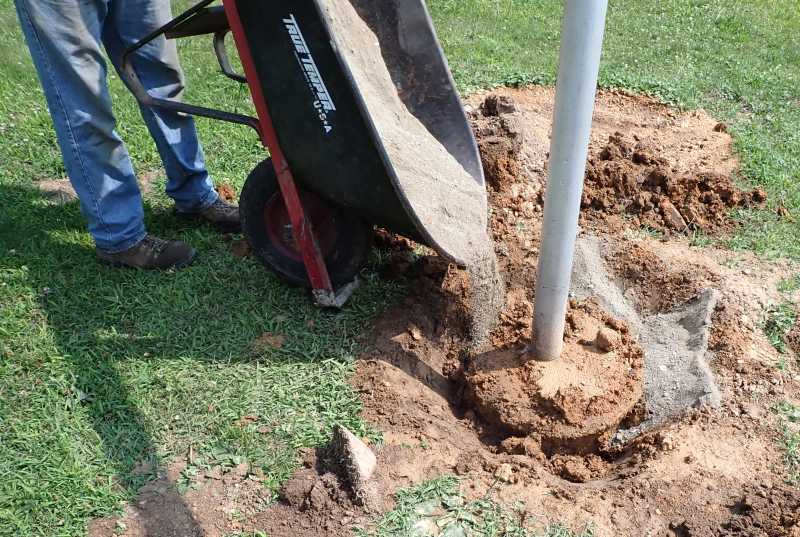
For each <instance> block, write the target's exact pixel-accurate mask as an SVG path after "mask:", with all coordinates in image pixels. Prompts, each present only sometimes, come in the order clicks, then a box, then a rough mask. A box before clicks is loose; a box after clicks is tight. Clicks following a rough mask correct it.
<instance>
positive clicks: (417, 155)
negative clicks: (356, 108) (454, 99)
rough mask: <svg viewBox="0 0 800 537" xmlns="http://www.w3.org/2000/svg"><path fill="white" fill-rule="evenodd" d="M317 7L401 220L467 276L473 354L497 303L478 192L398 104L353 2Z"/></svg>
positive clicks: (498, 284) (499, 294) (499, 290)
mask: <svg viewBox="0 0 800 537" xmlns="http://www.w3.org/2000/svg"><path fill="white" fill-rule="evenodd" d="M320 4H321V5H322V7H323V11H324V13H325V15H326V17H327V18H328V22H329V24H330V26H331V28H332V35H333V39H334V41H335V42H336V44H337V48H338V49H339V51H340V52H341V53H342V56H343V57H344V58H345V61H346V63H347V65H348V68H349V70H350V72H351V74H352V76H353V78H354V79H355V81H356V86H357V87H358V89H359V91H360V93H361V96H362V97H363V100H364V104H365V106H366V108H367V110H368V112H369V116H370V118H371V120H372V123H373V125H374V127H375V129H376V130H377V132H378V134H379V137H380V139H381V141H382V143H383V147H384V149H385V150H386V154H387V156H388V160H389V162H390V164H391V167H392V169H393V170H394V173H395V175H396V181H397V188H399V189H401V190H402V193H403V195H404V196H405V197H406V198H407V199H408V207H407V211H408V212H409V215H410V216H411V217H412V218H413V219H414V220H416V221H417V228H418V229H420V230H424V232H426V233H428V234H429V235H430V237H431V239H432V240H433V242H434V243H435V244H436V246H437V250H439V252H440V253H442V254H445V255H446V257H448V258H450V259H452V260H455V261H457V262H458V263H459V264H461V265H464V266H466V267H467V269H468V271H469V273H470V276H471V285H470V293H471V303H472V308H471V309H470V319H471V323H472V330H471V335H472V341H473V346H474V347H475V348H480V346H481V345H482V344H483V343H484V342H485V339H486V337H487V335H488V333H489V331H490V330H491V328H492V327H493V326H494V323H495V320H496V318H497V315H498V313H499V311H500V309H501V308H502V306H503V301H504V287H503V282H502V279H501V278H500V275H499V272H498V266H497V260H496V257H495V252H494V244H493V242H492V240H491V239H490V238H489V236H488V230H487V226H488V207H487V203H486V191H485V188H484V186H483V185H481V184H479V183H478V182H477V181H476V179H475V178H473V177H472V176H471V175H470V174H469V173H468V172H467V171H466V170H465V169H464V167H463V166H462V165H461V164H460V163H459V162H458V161H457V160H456V159H455V158H454V157H453V156H452V155H451V154H450V153H449V152H448V151H447V149H446V148H445V147H444V146H442V144H440V143H439V141H438V140H437V139H436V138H435V137H434V136H433V135H432V134H431V133H430V132H429V131H428V129H427V128H426V127H425V125H423V123H422V122H421V121H420V120H419V119H417V118H416V117H415V116H414V114H413V113H412V112H411V111H410V110H409V109H408V107H407V106H406V104H405V103H404V102H403V101H402V99H401V97H400V95H399V93H398V88H397V87H396V85H395V83H394V82H393V80H392V75H391V73H390V72H389V68H388V67H387V63H385V62H384V60H383V58H384V52H388V51H382V50H381V44H380V43H379V41H378V38H377V37H376V35H375V33H374V32H373V30H372V29H371V28H370V26H369V25H368V23H367V22H366V21H365V20H364V19H362V18H361V16H359V12H358V10H357V8H359V2H358V1H355V0H354V1H353V2H350V1H344V2H342V1H334V0H325V1H323V2H321V3H320ZM360 9H362V10H363V9H366V8H365V7H364V6H361V7H360ZM369 9H372V8H369Z"/></svg>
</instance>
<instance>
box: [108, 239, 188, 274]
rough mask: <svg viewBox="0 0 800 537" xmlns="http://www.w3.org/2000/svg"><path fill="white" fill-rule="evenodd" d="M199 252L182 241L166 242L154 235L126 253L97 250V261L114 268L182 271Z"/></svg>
mask: <svg viewBox="0 0 800 537" xmlns="http://www.w3.org/2000/svg"><path fill="white" fill-rule="evenodd" d="M196 254H197V250H195V249H194V248H192V247H191V246H189V245H188V244H186V243H185V242H181V241H165V240H163V239H159V238H158V237H154V236H152V235H145V237H144V239H142V240H141V241H139V242H138V243H136V244H135V245H134V246H133V247H131V248H128V249H127V250H125V251H124V252H118V253H115V254H111V253H108V252H104V251H103V250H100V249H98V250H97V259H98V261H100V262H101V263H106V264H109V265H111V266H114V267H133V268H140V269H146V270H149V269H170V268H175V269H180V268H184V267H186V266H188V265H190V264H191V263H192V261H193V260H194V256H195V255H196Z"/></svg>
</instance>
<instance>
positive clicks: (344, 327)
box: [0, 184, 452, 535]
mask: <svg viewBox="0 0 800 537" xmlns="http://www.w3.org/2000/svg"><path fill="white" fill-rule="evenodd" d="M0 211H1V212H0V247H3V248H6V249H8V250H11V249H13V250H15V251H16V253H15V254H14V255H4V252H2V251H0V260H2V261H0V263H3V264H4V265H6V266H4V267H3V268H11V269H20V268H21V267H23V266H24V267H26V269H25V271H24V272H25V277H24V279H23V280H22V281H23V283H22V285H23V289H22V290H21V291H22V293H23V294H26V293H30V292H32V293H33V294H34V295H36V296H37V297H38V302H37V306H36V309H37V310H38V311H40V312H41V313H42V315H43V317H45V318H46V327H45V328H46V330H45V332H46V334H45V335H44V336H43V337H45V338H46V337H51V338H52V340H53V344H54V345H55V347H56V349H55V350H54V351H52V352H55V353H57V354H58V355H60V356H63V360H64V361H63V362H62V363H63V364H64V366H65V368H66V369H69V370H70V373H71V375H72V376H73V377H74V380H73V381H72V382H73V384H74V387H75V390H76V391H77V394H78V395H77V400H78V401H79V403H77V404H78V405H79V407H80V412H79V415H82V416H84V417H78V418H76V419H78V420H81V419H83V420H85V422H88V424H89V425H90V426H91V427H92V428H93V429H94V431H95V432H96V434H97V437H98V438H99V441H100V443H101V444H102V446H100V447H101V448H102V449H101V450H100V449H95V448H94V446H92V449H93V450H94V451H96V452H97V453H90V454H89V455H85V454H81V455H80V456H79V457H78V458H79V459H80V461H79V463H80V464H84V465H86V464H89V465H91V467H92V468H95V467H96V468H98V469H99V470H98V471H100V472H101V473H104V474H106V475H108V474H109V472H110V471H113V474H114V479H115V480H116V482H117V486H118V487H120V488H121V489H122V491H123V494H122V496H125V497H127V498H132V497H134V496H136V494H137V492H138V491H139V490H140V488H141V487H142V485H144V484H145V483H147V482H148V481H151V480H152V479H153V478H154V477H155V476H156V475H158V474H162V475H163V474H164V471H165V468H164V467H163V465H161V463H160V462H159V457H162V458H172V457H175V456H179V455H181V454H183V453H185V450H187V449H188V446H190V445H193V446H194V447H195V453H197V452H198V451H197V450H198V449H200V450H203V449H206V450H216V449H220V450H221V452H222V455H223V456H224V457H228V456H229V455H233V456H235V457H244V459H245V460H247V461H249V462H250V463H251V464H253V463H255V464H256V466H260V467H261V468H262V470H263V471H264V473H265V475H266V478H265V483H266V484H267V485H268V486H269V487H276V486H277V485H278V484H279V483H280V482H282V480H283V479H285V478H287V477H288V475H289V474H290V473H291V471H292V470H293V469H294V464H295V458H294V457H295V451H294V450H295V449H296V448H298V447H315V446H318V445H321V444H323V443H324V442H325V441H326V440H327V439H328V435H329V433H330V428H331V427H332V426H333V424H335V423H341V424H343V425H345V426H347V427H349V428H351V429H352V430H353V431H354V432H355V433H356V434H358V435H360V436H364V435H366V434H368V431H367V429H366V424H364V423H363V421H362V420H361V418H360V417H359V416H360V410H361V402H360V399H359V398H358V394H357V393H355V392H354V391H353V390H352V389H351V388H350V387H349V386H348V384H347V382H346V377H347V372H348V371H351V369H350V367H351V365H348V364H352V360H353V359H355V356H356V354H357V353H358V349H357V347H356V344H355V342H354V340H353V336H354V335H355V334H357V333H358V332H359V331H361V330H363V328H364V326H365V324H366V323H367V321H368V320H369V319H370V318H372V317H373V316H374V315H375V314H376V313H377V312H378V311H380V310H381V309H383V308H384V307H385V306H387V305H389V304H391V303H393V302H394V301H395V300H396V299H397V298H399V296H400V295H401V294H402V291H401V286H400V285H398V284H396V283H390V282H386V281H382V280H380V279H378V278H377V276H375V277H374V278H373V277H372V276H371V274H372V273H368V274H365V276H366V278H367V283H366V285H364V286H363V288H362V289H361V290H359V292H358V293H357V294H356V295H355V296H354V297H353V299H352V301H351V302H350V303H349V304H348V307H347V308H345V310H343V311H342V312H339V313H331V312H326V311H322V310H320V309H318V308H316V307H314V306H313V305H312V304H311V302H310V300H309V298H308V294H307V292H306V291H304V290H302V289H296V288H291V287H288V286H286V285H284V284H283V283H281V282H280V281H278V280H277V279H276V278H275V277H274V276H272V275H271V274H270V273H269V272H267V271H266V270H264V268H263V267H262V266H260V265H259V264H258V262H257V261H256V260H254V259H239V258H235V257H233V256H232V255H231V254H230V251H229V247H228V246H227V245H226V244H225V242H224V241H223V240H222V239H221V238H220V237H219V235H217V234H215V233H213V231H211V230H210V229H208V228H204V227H200V228H194V227H186V225H185V224H182V223H180V222H179V221H178V220H177V219H175V218H174V217H173V216H172V214H171V211H170V210H169V208H168V207H166V203H164V202H163V199H159V198H156V199H154V200H153V201H152V203H149V204H147V206H146V213H147V224H148V228H149V229H150V230H151V231H152V232H153V233H155V234H157V235H159V236H163V237H168V238H173V237H174V238H179V239H182V240H185V241H187V242H189V243H191V244H193V245H194V246H196V247H197V248H198V251H199V252H200V254H199V257H198V260H197V262H196V263H195V264H194V265H193V266H192V267H189V268H187V269H185V270H181V271H178V272H145V271H137V270H125V269H122V270H120V269H112V268H109V267H105V266H102V265H99V264H98V263H97V262H96V261H95V257H94V250H93V246H92V244H91V241H90V239H89V237H88V236H87V235H86V233H85V230H84V221H83V218H82V217H81V215H80V212H79V210H78V205H77V203H69V204H67V205H54V204H48V203H47V202H46V201H44V200H43V199H42V196H41V194H40V193H39V192H38V191H37V190H36V189H34V188H31V187H30V186H27V185H26V186H19V187H16V188H13V187H12V186H9V185H7V184H6V185H0ZM28 289H29V290H28ZM265 333H272V334H280V335H282V336H283V337H284V338H285V342H284V343H283V344H282V346H280V347H279V348H267V349H265V348H259V347H258V345H255V344H254V343H255V342H257V341H258V340H259V339H260V337H261V336H262V335H264V334H265ZM31 344H34V345H35V344H39V345H44V344H45V343H44V342H43V341H42V340H41V339H37V340H34V341H33V342H32V343H31ZM42 352H45V353H46V352H51V351H47V350H45V351H42ZM259 364H260V365H259ZM393 365H395V366H397V367H400V368H401V369H402V370H404V371H405V372H406V373H407V374H409V375H410V376H414V377H416V378H418V379H419V380H421V381H422V382H425V383H426V384H429V385H431V387H432V388H433V389H435V390H437V391H439V392H440V393H442V394H443V395H444V394H447V395H450V392H451V389H452V388H451V386H450V383H449V382H448V381H447V380H446V379H444V378H443V377H442V376H441V373H439V372H437V371H434V370H433V369H431V368H430V367H428V366H427V365H426V364H424V363H421V362H417V361H416V359H415V357H413V356H402V357H400V363H394V364H393ZM46 378H47V377H45V379H46ZM54 397H56V398H58V397H61V395H60V394H55V395H54ZM252 414H256V415H258V416H260V418H261V420H262V421H260V422H258V423H253V424H252V425H245V426H243V425H241V422H240V418H241V417H242V416H249V415H252ZM42 419H44V420H45V421H46V419H47V418H46V417H43V418H42ZM262 429H264V430H269V432H267V433H263V432H261V431H260V430H262ZM76 430H77V429H76ZM78 438H80V436H79V437H78ZM78 441H79V442H80V441H81V440H80V439H79V440H78ZM84 441H85V440H84ZM92 449H87V453H88V452H89V451H92ZM207 454H208V452H207ZM207 460H208V458H207ZM212 460H213V457H212ZM148 467H149V468H150V470H149V471H142V469H143V468H144V469H146V468H148ZM48 492H49V493H51V494H53V495H58V496H59V498H60V499H59V500H58V504H59V505H61V504H62V502H65V501H67V497H66V495H62V494H61V491H52V490H48ZM70 494H72V496H71V497H70V498H69V501H71V502H73V505H77V506H79V507H77V508H76V509H77V512H78V513H79V514H78V515H76V516H81V517H86V518H89V517H92V516H96V513H98V512H100V513H107V512H108V511H109V510H110V509H113V507H114V506H115V505H116V499H111V500H108V499H107V500H104V501H100V502H95V504H96V505H100V504H102V505H103V507H100V508H98V507H95V508H93V509H89V510H88V511H87V510H86V509H85V507H83V505H82V502H84V498H85V497H86V496H87V495H88V493H87V492H85V491H71V492H70ZM170 498H171V499H172V501H173V503H175V505H170V506H168V508H169V509H170V510H172V511H173V512H175V513H176V516H175V517H174V521H175V524H182V525H181V528H180V529H176V530H175V531H173V532H172V533H174V534H181V535H184V534H188V535H191V533H188V531H187V530H186V522H185V521H186V520H191V523H190V524H191V525H192V526H191V527H192V528H193V531H196V532H201V531H202V530H201V529H200V527H199V525H198V523H197V522H196V521H195V520H194V519H192V518H191V511H190V510H189V508H188V507H187V506H186V505H185V504H184V503H183V500H182V499H181V496H180V495H178V494H175V495H171V496H170ZM164 501H166V500H164ZM134 507H135V505H134ZM87 513H90V514H87ZM142 515H143V514H142ZM181 520H183V522H180V521H181ZM141 522H142V523H147V522H149V521H148V520H146V519H144V518H143V519H142V520H141ZM152 523H153V524H158V525H159V527H153V528H150V530H148V534H152V535H164V534H165V533H164V531H165V528H164V526H163V519H162V522H158V521H155V522H152ZM166 529H167V530H168V531H167V533H166V534H170V533H169V529H168V528H166ZM200 534H202V533H200Z"/></svg>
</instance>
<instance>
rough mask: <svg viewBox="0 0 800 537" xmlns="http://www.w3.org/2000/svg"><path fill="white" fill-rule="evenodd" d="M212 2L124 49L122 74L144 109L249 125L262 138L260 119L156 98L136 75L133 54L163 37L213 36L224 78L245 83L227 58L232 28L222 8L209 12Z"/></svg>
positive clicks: (208, 1) (195, 6) (207, 1)
mask: <svg viewBox="0 0 800 537" xmlns="http://www.w3.org/2000/svg"><path fill="white" fill-rule="evenodd" d="M213 1H214V0H202V1H201V2H200V3H198V4H196V5H194V6H192V7H191V8H189V9H188V10H186V11H184V12H183V13H181V14H180V15H178V16H177V17H176V18H174V19H173V20H171V21H170V22H168V23H167V24H165V25H164V26H162V27H160V28H158V29H156V30H154V31H153V32H151V33H150V34H148V35H147V36H145V37H143V38H142V39H141V40H139V41H137V42H136V43H134V44H133V45H131V46H130V47H128V48H127V49H125V52H124V53H123V54H122V62H121V67H122V69H121V74H122V76H123V77H124V79H125V82H126V84H127V85H128V87H129V88H130V90H131V92H132V93H133V95H134V97H136V100H137V101H139V103H141V104H142V105H143V106H147V107H157V108H162V109H165V110H171V111H173V112H178V113H182V114H188V115H192V116H201V117H207V118H211V119H217V120H221V121H228V122H230V123H238V124H241V125H247V126H249V127H252V128H253V129H255V131H256V132H258V133H259V136H260V134H261V127H260V124H259V121H258V119H257V118H255V117H252V116H247V115H243V114H235V113H232V112H227V111H225V110H218V109H215V108H207V107H204V106H196V105H192V104H187V103H184V102H181V101H176V100H171V99H161V98H159V97H153V96H152V95H150V93H149V92H148V91H147V89H146V88H145V87H144V85H143V84H142V82H141V81H140V80H139V76H138V75H137V74H136V70H135V69H134V67H133V63H132V61H131V57H132V54H133V53H135V52H136V51H137V50H139V49H140V48H142V47H143V46H145V45H146V44H148V43H150V42H151V41H153V40H154V39H156V38H157V37H159V36H161V35H164V36H166V37H167V38H168V39H174V38H178V37H188V36H192V35H203V34H208V33H214V52H215V54H216V56H217V61H218V62H219V66H220V69H221V70H222V72H223V74H225V76H227V77H228V78H231V79H233V80H236V81H237V82H242V83H246V82H247V79H246V78H245V77H244V76H242V75H240V74H238V73H236V72H234V71H233V69H232V67H231V63H230V59H229V58H228V54H227V49H226V47H225V36H226V35H227V34H228V32H229V31H230V28H229V27H228V23H227V19H226V18H225V13H224V11H222V7H221V6H220V7H218V8H217V7H215V8H211V9H208V8H206V6H207V5H209V4H210V3H212V2H213Z"/></svg>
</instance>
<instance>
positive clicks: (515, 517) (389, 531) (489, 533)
mask: <svg viewBox="0 0 800 537" xmlns="http://www.w3.org/2000/svg"><path fill="white" fill-rule="evenodd" d="M395 500H396V505H395V508H394V509H393V510H392V511H390V512H388V513H386V514H385V515H383V516H382V517H381V518H380V519H379V520H378V521H377V522H376V524H375V529H374V530H372V531H371V532H367V531H364V530H363V529H358V530H356V535H358V536H360V537H428V536H429V535H434V534H438V535H440V536H442V537H478V536H480V537H592V536H593V535H594V533H593V531H592V529H591V528H590V527H587V528H584V529H583V530H582V531H581V532H579V533H578V532H575V531H573V530H572V529H570V528H567V527H566V526H564V525H562V524H560V523H554V524H543V523H542V521H540V520H537V519H536V517H534V516H532V515H530V514H528V513H526V512H525V511H524V510H523V509H522V506H521V505H515V506H513V507H510V508H509V507H506V506H503V505H501V504H499V503H497V502H496V501H495V500H494V499H493V498H492V496H491V490H490V493H487V495H486V496H485V497H484V498H481V499H478V500H473V501H467V500H466V499H465V498H464V496H463V495H462V494H461V492H460V490H459V480H458V478H456V477H454V476H442V477H439V478H436V479H432V480H430V481H428V482H426V483H423V484H422V485H419V486H417V487H414V488H411V489H405V490H400V491H398V492H397V494H396V496H395ZM542 526H543V527H542ZM434 528H435V530H434ZM537 528H538V529H537ZM434 531H439V532H440V533H434Z"/></svg>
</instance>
